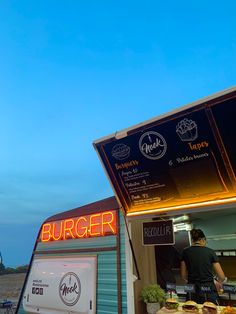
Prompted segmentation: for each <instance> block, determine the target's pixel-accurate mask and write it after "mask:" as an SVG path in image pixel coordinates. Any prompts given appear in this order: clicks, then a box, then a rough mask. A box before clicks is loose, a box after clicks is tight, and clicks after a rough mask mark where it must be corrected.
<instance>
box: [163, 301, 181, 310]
mask: <svg viewBox="0 0 236 314" xmlns="http://www.w3.org/2000/svg"><path fill="white" fill-rule="evenodd" d="M178 307H179V302H178V301H177V300H176V299H174V298H169V299H166V302H165V308H166V309H167V310H169V311H171V312H176V311H178Z"/></svg>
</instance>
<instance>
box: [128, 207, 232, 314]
mask: <svg viewBox="0 0 236 314" xmlns="http://www.w3.org/2000/svg"><path fill="white" fill-rule="evenodd" d="M159 219H162V220H163V219H166V220H168V219H172V220H173V226H174V234H175V244H174V245H160V246H159V245H155V246H144V245H143V243H142V232H141V230H142V223H143V222H145V221H151V220H152V221H153V220H159ZM130 224H131V237H132V242H133V246H134V252H135V258H136V260H137V266H138V271H139V274H140V279H139V280H136V281H135V283H134V293H135V303H136V309H138V308H140V307H141V304H140V303H141V302H140V298H139V295H140V290H141V288H142V286H145V285H147V284H150V283H158V284H160V285H161V287H163V288H164V289H165V290H166V284H167V283H171V282H173V283H175V285H176V292H177V294H178V298H179V301H183V302H184V301H185V294H186V293H185V291H184V290H185V289H184V286H185V282H183V280H182V279H181V277H180V268H179V265H180V264H179V258H180V254H181V251H182V249H183V248H184V247H186V246H188V245H190V243H191V242H190V230H191V229H192V228H198V229H202V230H203V231H204V233H205V235H206V238H207V246H208V247H210V248H212V249H214V250H215V252H216V254H217V256H218V257H219V261H220V263H221V266H222V268H223V270H224V272H225V275H226V276H227V278H228V281H227V284H230V285H236V208H233V207H231V208H229V207H228V208H223V207H221V208H217V209H215V210H214V209H208V210H206V209H205V210H202V211H200V210H195V211H193V210H192V211H191V212H188V213H186V212H185V213H184V214H176V215H171V214H170V213H166V214H164V215H160V216H156V217H152V218H147V219H139V220H133V221H131V222H130ZM134 274H137V271H136V269H135V268H134ZM229 298H230V300H229ZM220 304H221V305H228V304H230V305H232V306H236V295H235V294H231V295H230V296H229V294H227V293H221V294H220ZM137 313H138V310H137Z"/></svg>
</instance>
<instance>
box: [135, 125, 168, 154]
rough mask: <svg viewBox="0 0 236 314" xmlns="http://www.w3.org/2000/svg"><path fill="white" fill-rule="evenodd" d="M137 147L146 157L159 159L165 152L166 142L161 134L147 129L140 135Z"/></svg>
mask: <svg viewBox="0 0 236 314" xmlns="http://www.w3.org/2000/svg"><path fill="white" fill-rule="evenodd" d="M139 149H140V151H141V153H142V154H143V156H145V157H147V158H148V159H160V158H162V157H163V156H164V155H165V153H166V150H167V143H166V140H165V139H164V137H163V136H162V135H161V134H159V133H157V132H154V131H149V132H146V133H144V134H143V135H142V136H141V137H140V139H139Z"/></svg>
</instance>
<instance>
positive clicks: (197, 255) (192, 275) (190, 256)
mask: <svg viewBox="0 0 236 314" xmlns="http://www.w3.org/2000/svg"><path fill="white" fill-rule="evenodd" d="M191 237H192V245H191V246H190V247H188V248H185V249H184V250H183V252H182V256H181V267H180V270H181V276H182V278H183V279H184V280H186V281H187V282H188V283H189V284H194V285H195V293H193V294H191V299H192V300H194V301H195V302H197V303H204V302H205V301H206V300H207V301H211V302H214V303H217V299H218V293H217V290H216V286H215V284H214V274H213V271H214V272H215V273H216V275H217V279H218V281H219V282H225V281H226V280H227V278H226V277H225V275H224V272H223V270H222V268H221V266H220V263H219V259H218V257H217V255H216V254H215V252H214V251H213V250H212V249H210V248H208V247H206V238H205V235H204V233H203V232H202V230H200V229H193V230H191ZM202 287H205V288H202ZM203 290H204V291H203ZM189 297H190V296H189V295H188V296H187V298H189Z"/></svg>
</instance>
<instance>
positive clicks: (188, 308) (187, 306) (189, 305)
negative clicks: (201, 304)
mask: <svg viewBox="0 0 236 314" xmlns="http://www.w3.org/2000/svg"><path fill="white" fill-rule="evenodd" d="M182 309H183V310H184V312H190V313H198V306H197V303H196V302H194V301H191V300H190V301H187V302H185V303H184V304H183V305H182Z"/></svg>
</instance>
